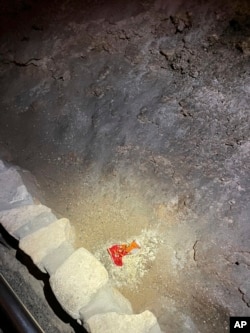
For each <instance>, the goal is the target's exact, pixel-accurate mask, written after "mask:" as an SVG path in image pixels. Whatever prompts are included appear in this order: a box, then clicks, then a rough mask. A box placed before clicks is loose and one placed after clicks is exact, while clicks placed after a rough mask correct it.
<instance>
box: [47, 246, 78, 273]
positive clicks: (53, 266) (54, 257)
mask: <svg viewBox="0 0 250 333" xmlns="http://www.w3.org/2000/svg"><path fill="white" fill-rule="evenodd" d="M74 251H75V249H74V247H73V246H72V244H70V243H68V242H64V243H62V245H60V246H59V247H58V248H57V249H55V250H54V251H53V252H51V253H49V254H48V255H47V256H46V257H45V258H43V260H42V265H43V266H44V269H45V270H46V271H47V272H48V273H49V275H52V274H54V273H55V272H56V270H57V269H58V268H59V267H60V266H61V265H62V264H63V263H64V261H65V260H66V259H68V257H70V256H71V255H72V254H73V253H74Z"/></svg>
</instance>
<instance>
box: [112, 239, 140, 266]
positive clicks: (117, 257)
mask: <svg viewBox="0 0 250 333" xmlns="http://www.w3.org/2000/svg"><path fill="white" fill-rule="evenodd" d="M140 248H141V247H140V245H139V244H138V243H137V242H136V241H135V240H133V241H132V242H131V243H130V244H128V245H127V244H121V245H118V244H115V245H113V246H111V247H109V248H108V253H109V255H110V256H111V258H112V260H113V263H114V264H115V265H116V266H122V265H123V262H122V258H123V257H124V256H126V255H128V254H133V253H135V252H136V251H138V250H139V249H140Z"/></svg>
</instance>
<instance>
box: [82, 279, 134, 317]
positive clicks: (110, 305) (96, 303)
mask: <svg viewBox="0 0 250 333" xmlns="http://www.w3.org/2000/svg"><path fill="white" fill-rule="evenodd" d="M107 312H117V313H123V314H132V313H133V309H132V306H131V304H130V302H129V301H128V300H127V299H126V298H125V297H124V296H123V295H122V294H121V293H120V292H119V291H118V290H117V289H115V288H112V287H111V286H109V285H106V286H105V287H103V288H101V289H100V290H98V292H97V293H96V294H95V296H94V297H93V298H92V299H91V301H90V302H89V304H88V305H86V306H85V307H83V308H81V310H80V317H81V319H82V320H83V322H86V321H87V320H88V319H89V318H90V317H92V316H94V315H96V314H101V313H107Z"/></svg>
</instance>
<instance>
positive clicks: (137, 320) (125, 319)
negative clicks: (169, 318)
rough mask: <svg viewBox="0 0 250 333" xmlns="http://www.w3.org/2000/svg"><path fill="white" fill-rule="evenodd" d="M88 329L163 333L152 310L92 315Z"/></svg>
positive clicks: (93, 332)
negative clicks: (137, 312)
mask: <svg viewBox="0 0 250 333" xmlns="http://www.w3.org/2000/svg"><path fill="white" fill-rule="evenodd" d="M85 327H86V329H87V330H88V331H89V332H91V333H118V332H119V333H128V332H135V333H161V329H160V326H159V324H158V322H157V319H156V317H155V316H154V315H153V313H152V312H150V311H144V312H142V313H140V314H136V315H135V314H134V315H133V314H132V315H125V314H118V313H115V312H110V313H106V314H100V315H95V316H93V317H90V318H89V319H88V320H87V322H86V324H85Z"/></svg>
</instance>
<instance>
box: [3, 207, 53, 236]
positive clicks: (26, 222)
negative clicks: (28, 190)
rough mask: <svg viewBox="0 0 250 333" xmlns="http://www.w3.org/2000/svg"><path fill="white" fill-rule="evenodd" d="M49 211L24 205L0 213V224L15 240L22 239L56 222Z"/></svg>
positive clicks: (48, 209)
mask: <svg viewBox="0 0 250 333" xmlns="http://www.w3.org/2000/svg"><path fill="white" fill-rule="evenodd" d="M56 220H57V218H56V216H55V215H54V214H52V213H51V209H50V208H48V207H46V206H43V205H25V206H21V207H17V208H13V209H11V210H4V211H1V212H0V223H1V224H2V225H3V227H4V228H5V229H6V230H7V231H8V232H9V233H10V234H11V235H12V236H13V237H15V238H17V239H20V238H23V237H25V236H27V235H29V234H31V233H33V232H35V231H37V230H38V229H40V228H43V227H46V226H47V225H49V224H50V223H52V222H54V221H56Z"/></svg>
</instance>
